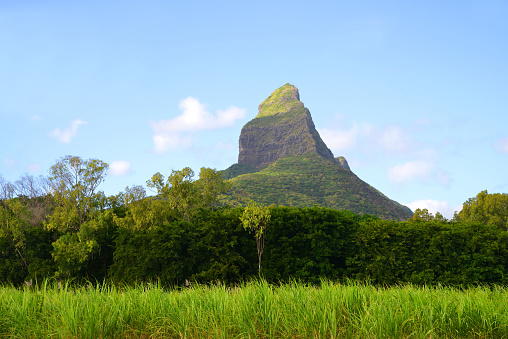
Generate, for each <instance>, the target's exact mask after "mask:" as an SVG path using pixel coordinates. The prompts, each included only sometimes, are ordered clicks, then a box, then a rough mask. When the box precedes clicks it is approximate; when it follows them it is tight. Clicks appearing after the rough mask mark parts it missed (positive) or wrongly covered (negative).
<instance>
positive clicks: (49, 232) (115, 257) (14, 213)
mask: <svg viewBox="0 0 508 339" xmlns="http://www.w3.org/2000/svg"><path fill="white" fill-rule="evenodd" d="M107 171H108V164H106V163H104V162H102V161H100V160H98V159H88V160H85V159H81V158H80V157H75V156H66V157H63V158H61V159H59V160H58V161H57V162H56V163H55V164H54V165H53V166H52V167H51V168H50V170H49V175H48V177H42V176H41V177H33V176H29V175H24V176H22V177H21V178H20V179H19V180H17V181H15V182H14V183H10V182H7V181H6V180H4V179H3V178H2V177H0V202H1V205H0V282H1V283H10V284H14V285H20V284H22V283H23V281H27V280H29V279H33V280H39V281H40V280H42V279H44V278H57V279H73V280H75V281H77V282H80V281H92V282H95V281H98V282H102V281H111V282H115V283H136V282H146V281H156V280H158V281H161V283H163V284H166V285H179V284H183V283H184V282H185V281H197V282H202V283H207V282H213V281H222V282H224V283H236V282H239V281H243V280H248V279H251V278H253V277H257V276H258V275H259V274H261V275H263V277H264V278H265V279H267V280H268V281H273V282H277V281H284V280H289V279H299V280H302V281H306V282H318V281H319V279H321V278H329V279H347V278H352V279H361V280H370V281H372V282H375V283H381V284H394V283H401V282H411V283H416V284H437V283H442V284H453V285H460V284H477V283H499V284H505V283H507V282H508V281H507V280H508V232H507V225H508V195H507V194H489V193H488V192H487V191H483V192H480V193H479V194H478V195H477V196H476V197H474V198H471V199H469V200H467V201H466V202H465V203H464V206H463V209H462V211H460V212H459V213H456V214H455V216H454V218H453V219H452V220H446V219H445V218H444V217H443V216H442V215H441V214H439V213H436V215H432V214H431V213H429V212H428V211H427V210H417V211H416V212H415V213H414V216H413V218H411V219H409V220H408V221H406V222H395V221H389V220H382V219H379V218H376V217H374V216H370V215H357V214H354V213H352V212H349V211H338V210H334V209H329V208H322V207H316V206H315V207H312V208H309V207H307V208H297V207H285V206H275V205H272V206H262V205H258V204H255V203H253V202H251V203H249V204H248V205H247V206H245V207H235V208H232V207H228V206H221V204H220V196H221V194H223V193H224V192H226V191H227V190H229V189H230V188H231V187H230V185H229V183H228V182H227V181H225V180H223V179H222V174H221V173H220V172H218V171H216V170H214V169H209V168H202V169H201V170H200V172H199V178H198V179H195V178H194V176H195V173H194V172H193V171H192V169H190V168H184V169H182V170H173V171H171V173H169V175H168V176H167V177H165V176H164V175H162V174H161V173H156V174H154V175H153V176H152V178H150V179H149V180H148V181H147V186H148V187H149V188H150V189H152V190H153V191H154V192H155V193H156V195H155V196H153V197H147V194H146V191H145V189H144V188H143V187H142V186H134V187H127V188H126V189H125V191H124V192H120V193H119V194H117V195H114V196H106V195H105V194H104V193H103V192H102V191H100V190H99V187H100V184H101V183H102V182H103V181H104V179H105V177H106V175H107Z"/></svg>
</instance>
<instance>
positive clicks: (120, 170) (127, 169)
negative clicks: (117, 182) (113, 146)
mask: <svg viewBox="0 0 508 339" xmlns="http://www.w3.org/2000/svg"><path fill="white" fill-rule="evenodd" d="M109 173H110V174H111V175H113V176H115V177H123V176H125V175H128V174H131V173H132V168H131V163H130V162H128V161H113V162H112V163H111V164H110V165H109Z"/></svg>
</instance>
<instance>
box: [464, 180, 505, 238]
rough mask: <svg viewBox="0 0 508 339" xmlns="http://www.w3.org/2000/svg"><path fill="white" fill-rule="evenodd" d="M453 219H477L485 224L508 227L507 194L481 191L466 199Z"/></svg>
mask: <svg viewBox="0 0 508 339" xmlns="http://www.w3.org/2000/svg"><path fill="white" fill-rule="evenodd" d="M454 219H455V220H456V221H459V220H469V221H477V222H481V223H482V224H486V225H494V226H497V227H500V228H502V229H505V230H506V229H508V194H506V193H503V194H500V193H494V194H489V193H488V192H487V190H485V191H481V192H480V193H478V194H477V195H476V197H474V198H470V199H468V200H467V201H466V202H465V203H464V204H463V205H462V210H461V211H460V212H459V213H456V214H455V217H454Z"/></svg>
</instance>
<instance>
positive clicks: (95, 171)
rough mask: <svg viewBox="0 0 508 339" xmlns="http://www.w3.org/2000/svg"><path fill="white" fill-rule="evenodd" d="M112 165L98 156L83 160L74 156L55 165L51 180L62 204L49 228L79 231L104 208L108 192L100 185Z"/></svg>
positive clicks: (51, 171) (57, 198)
mask: <svg viewBox="0 0 508 339" xmlns="http://www.w3.org/2000/svg"><path fill="white" fill-rule="evenodd" d="M108 167H109V166H108V164H106V163H105V162H103V161H101V160H98V159H88V160H83V159H81V158H80V157H76V156H70V155H68V156H65V157H63V158H61V159H60V160H59V161H57V163H56V164H54V165H53V166H51V169H50V177H49V180H50V183H51V188H52V193H53V197H54V199H55V202H56V203H57V204H58V205H57V207H56V209H55V211H54V212H53V215H52V216H51V219H50V222H49V223H48V225H47V226H48V228H50V229H58V230H61V231H67V230H69V231H72V232H74V233H77V232H78V231H79V229H80V227H81V225H82V224H83V223H85V222H86V221H88V220H89V219H90V218H91V217H92V216H93V214H94V212H95V211H97V210H100V209H101V207H102V206H101V204H102V203H103V202H104V194H102V192H97V188H98V186H99V185H100V184H101V183H102V182H103V181H104V178H105V176H106V174H107V170H108Z"/></svg>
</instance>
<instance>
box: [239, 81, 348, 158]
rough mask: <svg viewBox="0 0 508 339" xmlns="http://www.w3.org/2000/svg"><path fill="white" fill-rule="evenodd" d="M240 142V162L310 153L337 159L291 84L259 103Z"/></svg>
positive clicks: (243, 130) (244, 128)
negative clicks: (257, 109) (254, 115)
mask: <svg viewBox="0 0 508 339" xmlns="http://www.w3.org/2000/svg"><path fill="white" fill-rule="evenodd" d="M239 146H240V153H239V155H238V164H240V165H251V166H255V167H264V166H267V165H269V164H272V163H274V162H275V161H277V159H281V158H284V157H288V156H299V155H302V154H307V153H317V154H319V155H321V156H323V157H324V158H327V159H330V160H334V157H333V154H332V152H331V151H330V150H329V149H328V147H326V145H325V143H324V142H323V140H322V139H321V137H320V136H319V133H318V132H317V130H316V128H315V126H314V122H313V121H312V117H311V116H310V112H309V110H308V109H307V108H305V106H304V105H303V103H302V102H301V101H300V95H299V93H298V89H297V88H296V87H295V86H292V85H290V84H285V85H284V86H282V87H280V88H278V89H277V90H275V91H274V92H273V93H272V94H271V95H270V96H269V97H268V98H267V99H266V100H265V101H263V102H262V103H261V104H260V105H259V113H258V115H257V116H256V117H255V118H254V119H253V120H251V121H249V122H248V123H247V124H246V125H245V126H244V127H243V128H242V132H241V135H240V142H239ZM344 160H345V159H344ZM346 165H347V162H346Z"/></svg>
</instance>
